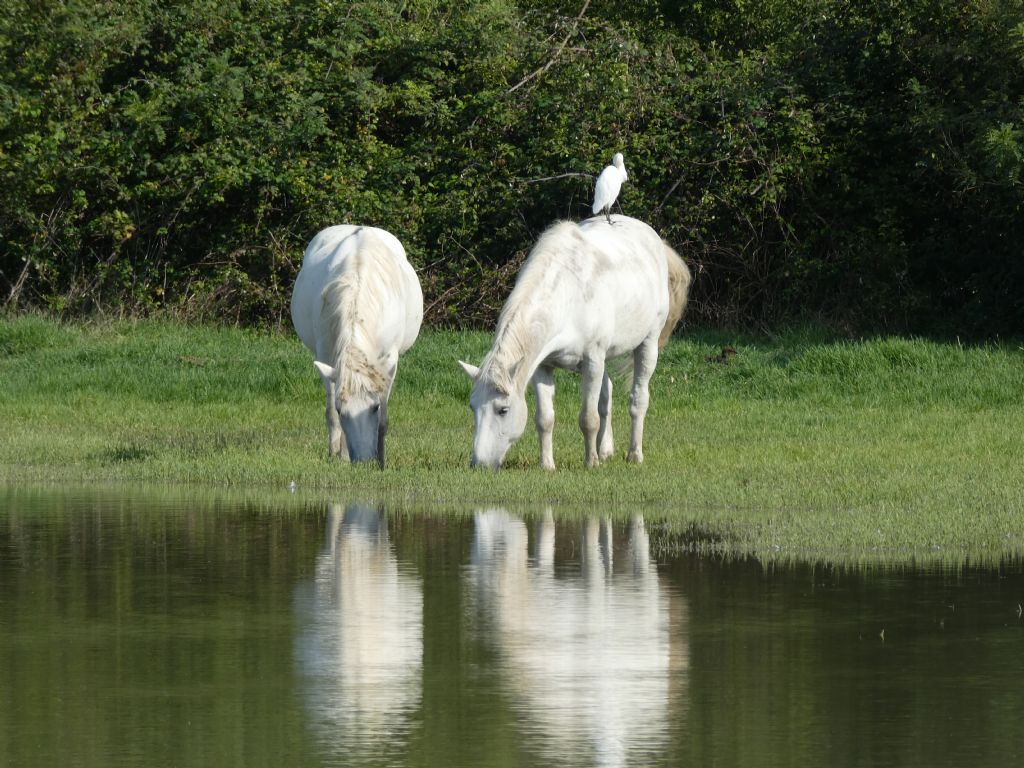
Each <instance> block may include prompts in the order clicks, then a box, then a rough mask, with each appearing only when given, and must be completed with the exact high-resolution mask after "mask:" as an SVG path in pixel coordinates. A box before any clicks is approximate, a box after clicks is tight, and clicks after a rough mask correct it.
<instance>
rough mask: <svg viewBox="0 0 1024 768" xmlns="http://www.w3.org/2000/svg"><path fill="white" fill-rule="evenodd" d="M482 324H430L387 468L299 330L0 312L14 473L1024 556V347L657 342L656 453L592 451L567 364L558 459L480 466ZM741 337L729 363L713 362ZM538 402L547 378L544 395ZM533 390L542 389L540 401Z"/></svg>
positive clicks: (908, 554)
mask: <svg viewBox="0 0 1024 768" xmlns="http://www.w3.org/2000/svg"><path fill="white" fill-rule="evenodd" d="M489 341H490V337H489V334H487V333H456V332H444V331H424V333H423V334H422V335H421V337H420V339H419V341H418V342H417V344H416V345H415V346H414V347H413V349H412V350H411V351H410V352H409V353H408V354H407V355H406V356H405V357H404V358H403V361H402V363H401V365H400V367H399V374H398V380H397V382H396V386H395V391H394V394H393V396H392V401H391V409H390V411H391V414H390V415H391V432H390V434H389V437H388V467H387V469H386V470H385V471H383V472H381V471H379V470H377V469H376V468H374V467H371V466H359V467H353V466H349V465H343V464H341V463H339V462H337V461H330V460H328V459H327V457H326V430H325V427H324V424H323V401H322V397H323V395H322V391H323V390H322V388H321V385H320V383H319V380H318V377H317V375H316V373H315V372H314V370H313V368H312V366H311V365H310V358H309V355H308V353H307V352H306V350H305V349H304V348H303V347H302V346H301V344H299V342H298V341H297V340H296V339H295V338H294V337H293V336H292V335H290V334H285V335H272V334H262V333H256V332H252V331H244V330H237V329H225V328H214V327H190V326H184V325H180V324H175V323H171V322H161V321H137V322H130V321H124V322H103V323H96V324H77V325H62V324H59V323H56V322H53V321H50V320H47V319H43V318H39V317H34V316H29V317H16V318H8V319H2V320H0V434H2V439H0V482H5V483H7V484H28V483H54V482H58V483H78V482H101V483H129V482H130V483H156V484H174V485H189V486H200V487H203V488H216V489H233V490H238V491H243V492H247V493H259V494H265V495H274V494H278V493H282V492H283V491H284V489H285V488H286V487H287V486H288V484H289V483H291V482H294V483H295V484H296V486H297V487H298V489H299V494H298V495H299V497H300V498H309V497H330V498H337V497H339V496H341V497H344V498H371V499H375V500H380V501H383V502H387V503H392V504H395V505H405V506H415V507H418V508H445V509H456V510H462V509H471V508H473V507H478V506H481V505H497V504H500V505H503V506H507V507H513V508H516V509H519V510H522V511H525V512H530V511H537V510H539V509H542V508H544V507H545V506H547V505H552V506H557V507H558V508H559V509H560V510H575V511H577V512H599V513H602V514H604V513H612V514H618V515H624V514H630V513H631V512H633V511H639V512H643V513H644V514H645V515H647V516H648V517H649V518H652V519H657V520H659V521H663V522H664V524H665V526H667V530H669V531H673V532H677V533H679V534H680V536H681V538H678V539H677V541H678V542H681V544H680V545H686V546H689V545H693V546H699V547H700V548H702V549H707V550H716V551H725V552H735V553H756V554H759V555H770V556H773V557H789V556H797V557H822V558H827V559H834V558H837V557H843V558H851V557H853V558H858V557H867V558H882V559H884V558H900V559H907V558H921V557H927V558H932V557H936V556H939V557H946V556H951V557H954V558H962V557H963V556H971V557H975V558H978V557H985V558H993V557H999V556H1000V555H1003V554H1021V553H1024V479H1022V478H1024V459H1022V456H1024V445H1022V443H1024V440H1022V435H1024V350H1022V348H1021V346H1020V345H1019V344H1010V343H1000V344H995V343H993V344H988V345H982V346H970V347H967V346H964V347H961V346H960V345H958V344H956V343H953V344H947V343H937V342H933V341H927V340H922V339H902V338H878V339H868V340H864V341H858V342H849V341H834V340H830V339H828V338H826V337H824V336H822V335H820V334H817V333H815V332H813V331H811V332H793V333H789V334H786V335H784V336H782V337H781V338H774V339H764V338H761V339H755V338H740V337H733V336H724V335H722V334H703V335H700V334H697V335H693V334H685V335H684V336H683V337H682V338H681V339H676V340H673V341H672V342H671V343H670V344H669V346H668V347H667V348H666V350H665V351H664V352H663V354H662V358H661V361H660V363H659V368H658V371H657V373H656V374H655V378H654V380H653V382H652V406H651V410H650V412H649V414H648V420H647V432H646V439H645V446H644V450H645V457H646V461H645V463H644V464H643V465H642V466H633V465H630V464H627V463H626V462H625V461H624V459H623V458H622V457H623V455H624V452H625V447H626V445H625V439H626V438H628V427H629V424H628V422H629V418H628V411H627V407H626V390H627V386H626V385H625V384H624V383H622V382H620V384H619V386H618V389H617V392H616V396H615V408H616V410H615V414H614V425H615V430H616V435H617V438H618V445H617V448H618V454H619V455H618V457H617V458H616V459H614V460H613V461H611V462H609V463H608V464H606V465H605V466H603V467H600V468H598V469H596V470H586V469H585V468H584V467H583V461H582V459H583V446H582V440H581V437H580V434H579V430H578V428H577V426H576V418H577V411H578V408H579V404H578V385H577V381H576V378H575V377H573V376H571V375H569V374H560V375H559V377H558V389H559V391H558V396H557V401H556V412H557V425H556V428H555V429H556V432H555V460H556V462H557V463H558V466H559V469H558V470H557V471H556V472H554V473H545V472H542V471H541V470H540V469H539V468H538V466H537V445H536V437H535V435H534V433H533V427H532V424H531V425H530V426H529V427H528V430H527V432H526V434H525V435H524V437H523V439H522V440H521V441H520V442H519V443H518V444H517V445H516V446H514V447H513V449H512V451H511V452H510V454H509V457H508V460H507V462H506V468H505V469H503V470H502V471H501V472H499V473H496V474H494V473H490V472H471V471H470V470H469V469H468V462H469V451H470V445H471V441H472V419H471V415H470V411H469V409H468V394H469V381H468V379H466V378H465V376H464V374H463V373H462V372H461V370H459V369H458V367H457V365H456V359H457V358H460V357H461V358H463V359H467V360H471V361H476V362H478V361H479V360H480V358H481V357H482V355H483V353H484V351H485V350H486V349H487V347H488V345H489ZM724 344H730V345H732V346H734V347H735V348H736V349H737V350H738V354H737V355H736V356H735V357H733V358H732V359H731V361H730V362H729V364H727V365H723V364H720V363H714V362H709V361H708V360H707V358H708V357H709V356H712V355H714V354H715V353H717V352H718V351H719V349H720V348H721V346H722V345H724ZM531 400H532V398H531ZM531 408H532V402H531Z"/></svg>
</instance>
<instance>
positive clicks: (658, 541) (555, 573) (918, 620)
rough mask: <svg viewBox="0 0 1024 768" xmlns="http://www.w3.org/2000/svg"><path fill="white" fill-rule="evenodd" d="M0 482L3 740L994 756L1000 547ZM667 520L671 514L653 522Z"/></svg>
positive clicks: (127, 745) (1001, 694)
mask: <svg viewBox="0 0 1024 768" xmlns="http://www.w3.org/2000/svg"><path fill="white" fill-rule="evenodd" d="M665 543H666V542H665V541H664V534H663V533H661V532H660V527H659V526H658V524H657V523H656V522H655V521H648V520H644V519H643V517H642V516H641V515H639V514H638V515H635V516H633V517H632V518H631V519H630V518H628V517H627V518H625V519H617V521H616V522H614V523H612V522H609V521H608V520H605V519H602V518H601V517H600V516H594V517H592V518H589V519H572V520H560V519H558V518H557V516H555V515H552V513H551V512H550V510H543V509H538V510H537V511H536V512H535V513H531V514H528V515H526V516H522V517H521V516H516V515H513V514H510V513H508V512H507V511H505V510H502V509H497V508H491V509H479V510H475V511H471V512H467V513H466V514H457V515H448V516H440V515H437V514H425V513H424V512H423V511H422V510H420V511H412V510H397V509H391V510H387V511H385V510H380V509H377V508H373V507H366V506H360V505H309V506H306V507H301V506H292V507H289V508H279V507H274V506H273V505H270V504H258V503H251V502H250V503H235V502H227V501H220V502H217V501H209V500H196V499H190V498H188V497H187V496H164V497H156V496H153V495H152V494H141V493H140V494H136V495H131V494H118V493H113V492H107V493H100V492H94V493H70V492H44V491H34V492H28V491H18V492H15V491H11V490H8V491H0V765H3V766H160V765H173V766H209V765H218V766H236V765H237V766H247V767H251V766H263V765H267V766H282V765H289V766H554V765H559V766H561V765H564V766H620V765H622V766H625V765H629V766H648V765H652V766H660V765H666V766H668V765H671V766H677V765H678V766H685V765H701V766H703V765H724V766H734V765H735V766H761V765H764V766H775V765H778V766H790V765H798V764H800V765H813V764H823V763H825V761H827V763H828V764H829V765H839V766H846V765H849V766H861V765H871V766H879V765H883V766H884V765H892V766H906V765H922V766H924V765H927V766H934V765H972V766H977V765H1013V764H1017V763H1019V761H1020V759H1021V757H1022V755H1024V735H1022V734H1024V730H1022V729H1021V727H1020V723H1021V722H1024V686H1022V674H1021V673H1022V672H1024V622H1022V619H1021V617H1020V615H1019V610H1020V608H1019V606H1020V604H1021V603H1022V602H1024V569H1022V566H1021V563H1019V562H1008V563H1006V564H1004V565H1002V566H1001V567H998V568H988V569H979V568H971V567H966V566H961V567H959V568H955V569H951V568H935V569H921V568H908V567H879V566H876V567H873V568H870V569H858V568H853V567H846V568H836V567H830V566H827V565H822V564H811V563H806V564H799V563H797V564H788V565H786V566H784V567H783V566H773V565H771V564H762V563H759V562H756V561H753V560H732V561H724V560H721V559H717V558H701V557H699V556H696V555H692V554H686V555H680V556H674V557H669V556H665V555H661V554H658V555H656V554H655V553H660V552H664V551H666V550H665V547H664V546H663V545H664V544H665ZM668 543H671V542H668Z"/></svg>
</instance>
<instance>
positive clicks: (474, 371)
mask: <svg viewBox="0 0 1024 768" xmlns="http://www.w3.org/2000/svg"><path fill="white" fill-rule="evenodd" d="M459 365H461V366H462V370H464V371H465V372H466V375H467V376H469V378H471V379H472V380H473V381H476V377H477V376H479V375H480V369H479V368H477V367H476V366H475V365H470V364H469V363H464V362H462V361H461V360H459Z"/></svg>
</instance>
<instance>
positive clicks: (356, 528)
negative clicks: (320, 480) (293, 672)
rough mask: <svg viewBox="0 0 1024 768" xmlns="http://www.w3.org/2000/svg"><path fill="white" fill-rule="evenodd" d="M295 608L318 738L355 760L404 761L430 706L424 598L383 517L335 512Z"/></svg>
mask: <svg viewBox="0 0 1024 768" xmlns="http://www.w3.org/2000/svg"><path fill="white" fill-rule="evenodd" d="M296 603H297V606H298V613H299V616H300V620H301V621H302V627H303V630H302V632H301V634H300V637H299V639H298V641H297V650H296V655H297V659H298V662H299V668H300V671H301V673H302V675H303V678H304V680H303V682H304V689H305V698H306V704H307V706H308V708H309V710H310V714H311V721H312V723H313V727H314V729H315V730H316V732H317V735H318V737H320V739H321V740H322V742H323V743H324V744H325V745H326V746H328V748H329V749H331V750H332V752H336V753H337V754H336V757H343V758H345V759H346V760H351V759H357V758H370V757H371V756H372V757H373V758H376V759H379V758H381V757H385V756H386V753H388V752H390V751H392V750H393V751H394V754H396V755H397V754H402V753H403V752H404V750H405V748H406V742H407V738H408V731H409V728H410V716H412V715H413V714H414V713H415V712H416V710H417V709H418V707H419V706H420V703H421V699H422V667H423V590H422V587H421V585H420V581H419V579H418V578H417V577H415V576H412V575H409V574H406V573H403V572H402V569H401V568H400V567H399V565H398V561H397V558H396V557H395V555H394V553H393V551H392V547H391V543H390V541H389V538H388V529H387V519H386V517H385V516H384V514H383V513H381V512H378V511H376V510H374V509H369V508H366V507H360V506H350V507H348V508H346V509H345V510H344V512H342V511H341V510H340V508H339V507H336V506H332V507H331V508H330V510H329V512H328V515H327V542H326V545H325V547H324V550H323V552H321V554H320V555H319V556H318V557H317V562H316V577H315V580H314V582H313V583H312V584H305V585H303V586H301V587H300V588H299V590H298V591H297V594H296Z"/></svg>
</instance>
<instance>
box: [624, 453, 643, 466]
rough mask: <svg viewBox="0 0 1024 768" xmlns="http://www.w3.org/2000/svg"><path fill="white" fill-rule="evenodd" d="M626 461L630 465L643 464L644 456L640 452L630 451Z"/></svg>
mask: <svg viewBox="0 0 1024 768" xmlns="http://www.w3.org/2000/svg"><path fill="white" fill-rule="evenodd" d="M626 461H628V462H630V463H631V464H643V463H644V454H643V452H642V451H630V452H629V456H627V457H626Z"/></svg>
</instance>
